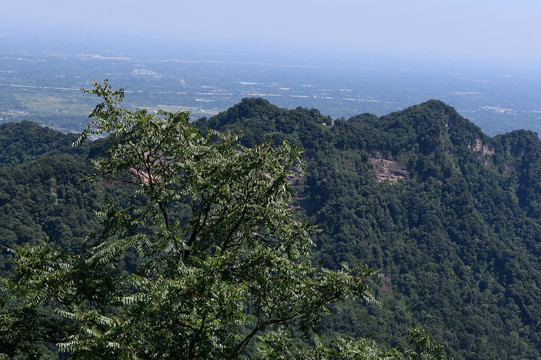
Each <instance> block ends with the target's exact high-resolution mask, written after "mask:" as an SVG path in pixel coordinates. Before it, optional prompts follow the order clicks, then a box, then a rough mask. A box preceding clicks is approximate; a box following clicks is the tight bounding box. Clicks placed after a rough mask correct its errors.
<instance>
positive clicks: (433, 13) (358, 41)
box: [0, 0, 541, 63]
mask: <svg viewBox="0 0 541 360" xmlns="http://www.w3.org/2000/svg"><path fill="white" fill-rule="evenodd" d="M2 3H3V4H2V6H1V11H0V34H1V36H12V35H13V34H14V33H16V32H17V31H18V29H20V28H26V29H30V30H31V31H33V32H35V33H36V35H37V36H39V34H42V33H44V32H46V31H47V30H49V29H52V28H55V29H70V30H69V33H71V34H72V35H76V34H77V32H78V31H81V32H83V31H89V30H92V29H97V33H100V34H103V31H105V30H107V31H109V32H110V33H112V34H121V36H125V34H127V33H130V34H134V35H139V34H145V35H147V36H150V37H159V38H169V39H192V40H218V41H228V40H234V41H236V42H241V43H242V42H246V43H255V42H257V43H259V44H260V45H261V44H269V46H276V44H280V43H282V44H288V45H291V46H301V47H302V46H306V47H312V48H313V47H320V48H321V49H328V48H347V49H351V50H352V51H355V52H382V53H394V54H402V53H404V54H418V55H422V56H423V55H436V56H442V55H443V56H446V55H451V54H453V55H456V56H458V57H462V58H472V59H502V60H518V61H529V62H532V63H535V62H539V63H541V46H540V36H541V1H539V0H513V1H511V0H372V1H364V0H356V1H353V0H327V1H320V0H311V1H305V0H265V1H257V0H190V1H184V0H177V1H174V0H146V1H141V0H91V1H88V0H82V1H79V0H46V1H45V0H4V1H2ZM0 46H1V42H0Z"/></svg>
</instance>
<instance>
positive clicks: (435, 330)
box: [0, 98, 541, 360]
mask: <svg viewBox="0 0 541 360" xmlns="http://www.w3.org/2000/svg"><path fill="white" fill-rule="evenodd" d="M195 125H196V126H198V127H199V128H200V129H205V128H206V127H207V126H208V127H211V128H214V129H217V130H221V131H224V130H229V131H232V132H244V137H243V138H242V141H244V142H245V143H246V144H247V145H251V144H254V143H257V142H258V141H261V140H263V139H264V138H265V137H271V138H273V139H274V141H276V142H281V141H283V140H288V141H291V142H294V143H298V144H300V145H301V146H302V147H303V148H304V151H305V156H306V159H307V164H308V167H307V172H306V174H305V176H303V177H302V178H300V177H299V178H296V179H292V181H291V186H292V191H294V192H295V199H296V200H297V201H298V208H299V209H302V210H303V211H302V212H299V216H304V217H306V218H308V219H310V220H311V221H312V222H313V223H315V224H317V225H318V226H319V228H320V230H321V231H320V232H319V233H316V234H313V237H314V241H315V243H316V245H317V247H316V249H314V255H315V256H316V257H317V259H318V260H319V261H320V262H321V263H322V264H324V265H325V266H327V267H330V268H339V267H340V264H342V263H347V264H355V263H359V262H360V263H366V264H368V265H369V266H371V267H373V268H376V269H379V276H378V277H375V278H374V279H373V289H374V293H375V295H376V296H377V298H378V301H379V305H374V304H372V305H364V304H362V305H361V304H356V303H354V304H351V303H349V304H348V303H346V304H340V305H338V306H337V307H335V308H334V309H333V310H334V311H335V312H336V313H338V316H337V317H333V320H332V321H331V320H327V319H324V320H323V323H322V333H323V336H328V337H332V336H335V334H337V333H338V334H343V335H347V336H372V337H373V338H374V339H375V340H377V341H378V342H379V343H383V344H390V345H392V346H398V347H401V346H404V347H405V344H406V341H407V330H408V329H409V328H410V327H411V326H413V325H417V324H424V325H425V326H427V327H428V328H429V329H430V330H431V332H432V334H433V336H434V338H435V339H436V340H437V341H439V342H445V343H447V344H448V347H449V349H451V352H452V353H453V355H454V356H455V358H456V359H487V360H488V359H491V360H492V359H524V358H531V359H534V358H539V357H540V356H541V334H540V331H539V328H538V327H537V321H539V320H540V319H541V308H540V304H541V291H540V289H541V265H540V264H539V261H538V258H539V257H540V256H541V243H540V241H539V239H541V141H540V140H539V138H538V137H537V135H536V134H535V133H533V132H531V131H523V130H518V131H513V132H511V133H507V134H503V135H498V136H495V137H488V136H486V135H485V134H483V133H482V131H481V130H480V129H479V128H478V127H477V126H475V125H474V124H473V123H471V122H470V121H468V120H467V119H464V118H463V117H462V116H460V115H459V114H458V113H457V112H456V111H455V110H454V109H453V108H452V107H450V106H448V105H446V104H444V103H442V102H440V101H437V100H429V101H427V102H425V103H423V104H419V105H416V106H413V107H410V108H407V109H404V110H402V111H399V112H394V113H391V114H389V115H386V116H383V117H377V116H375V115H371V114H360V115H357V116H354V117H352V118H350V119H347V120H346V119H335V120H332V119H331V118H330V117H327V116H324V115H322V114H321V113H320V112H319V111H318V110H316V109H305V108H300V107H299V108H296V109H292V110H287V109H282V108H278V107H276V106H274V105H272V104H271V103H270V102H268V101H267V100H264V99H258V98H250V99H244V100H242V101H241V103H239V104H237V105H235V106H233V107H232V108H230V109H229V110H228V111H226V112H223V113H220V114H218V115H217V116H215V117H212V118H210V119H207V118H203V119H201V120H199V121H197V122H196V123H195ZM7 129H10V130H9V131H8V130H7ZM41 131H43V132H44V133H47V134H48V133H49V132H50V130H48V129H43V128H40V127H38V126H36V125H33V124H29V123H21V124H19V125H0V134H5V137H6V138H7V137H10V138H11V139H10V140H9V141H11V143H12V144H17V145H13V146H5V147H2V148H0V161H1V164H2V166H1V167H0V213H1V214H2V217H1V218H2V222H1V223H0V231H2V234H3V236H4V238H5V239H9V242H10V244H15V243H22V242H25V241H30V240H31V239H32V238H33V237H35V236H48V237H49V238H50V239H51V241H54V242H57V243H60V244H62V245H64V246H65V247H66V248H75V249H76V248H77V247H78V246H79V245H80V241H81V239H82V237H84V234H85V233H86V232H88V231H89V230H91V228H92V220H91V219H90V217H89V215H88V214H89V213H90V211H91V210H92V209H93V207H94V203H95V202H96V201H98V200H97V198H98V192H99V191H98V190H99V189H98V188H99V186H98V187H94V186H90V185H88V184H86V185H84V186H83V187H79V186H77V184H76V183H77V181H76V178H77V176H84V175H85V174H86V172H87V171H88V169H89V167H88V165H89V160H90V158H92V157H93V156H97V154H100V153H103V151H104V150H103V149H104V147H105V144H106V140H100V141H96V142H92V143H91V144H90V145H88V146H87V147H82V148H76V149H73V148H71V145H69V146H66V145H67V144H70V142H68V140H69V139H71V138H72V135H62V134H59V133H54V132H52V133H50V135H51V136H52V137H47V136H43V135H40V134H41ZM24 139H33V140H32V141H24ZM36 149H38V150H39V149H42V150H39V151H36ZM14 150H16V151H14ZM378 162H381V168H380V169H378V166H380V165H378ZM69 169H72V170H69ZM387 170H389V171H391V170H392V171H395V172H397V173H398V174H402V175H401V176H402V177H400V176H397V177H396V179H395V180H396V181H395V180H393V181H391V180H390V178H387V179H385V178H381V177H380V178H378V172H379V173H384V172H385V171H387ZM406 172H407V175H406ZM102 190H103V189H102ZM105 190H108V189H105ZM109 190H110V189H109ZM107 196H111V197H112V196H116V195H114V194H113V193H112V192H109V193H107ZM38 209H39V211H38ZM3 260H4V262H3V263H2V264H5V259H3Z"/></svg>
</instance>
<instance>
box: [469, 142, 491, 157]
mask: <svg viewBox="0 0 541 360" xmlns="http://www.w3.org/2000/svg"><path fill="white" fill-rule="evenodd" d="M473 150H475V151H480V152H482V153H483V155H492V154H494V149H491V148H489V147H488V145H485V144H483V142H482V141H481V139H477V140H476V141H475V146H474V147H473Z"/></svg>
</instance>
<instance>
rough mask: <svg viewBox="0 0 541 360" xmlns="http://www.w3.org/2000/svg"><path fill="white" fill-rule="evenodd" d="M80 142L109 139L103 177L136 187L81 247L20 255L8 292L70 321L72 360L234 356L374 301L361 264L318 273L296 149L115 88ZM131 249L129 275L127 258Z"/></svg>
mask: <svg viewBox="0 0 541 360" xmlns="http://www.w3.org/2000/svg"><path fill="white" fill-rule="evenodd" d="M88 92H89V93H91V94H96V95H98V96H99V97H101V98H102V99H103V103H101V104H99V105H98V106H97V107H96V109H95V110H94V112H93V113H92V114H91V117H92V118H93V119H94V121H92V122H91V123H90V124H89V126H88V128H87V129H86V130H85V131H84V132H83V133H82V135H81V137H80V138H79V140H77V142H76V143H77V144H81V143H82V142H83V141H84V140H85V138H86V137H87V136H88V135H90V134H103V133H106V134H109V136H110V137H111V138H112V141H111V147H110V149H109V151H108V153H107V155H106V156H105V157H102V158H99V159H97V160H96V161H95V168H96V176H97V177H98V178H104V179H105V180H106V181H113V182H116V183H119V184H123V186H124V187H125V188H126V189H128V191H130V192H132V194H133V200H132V202H131V204H128V207H125V206H124V207H120V206H118V205H117V204H115V203H114V202H112V203H110V204H109V205H108V206H107V207H106V208H104V209H103V210H101V211H99V212H98V215H99V216H100V218H101V225H100V227H99V231H97V232H96V233H95V235H94V236H93V237H92V238H90V239H89V240H88V242H87V245H86V246H85V247H84V248H82V249H81V251H80V252H75V253H70V252H66V251H61V250H60V249H58V248H57V247H56V246H53V245H52V244H41V245H37V246H33V247H22V248H17V249H15V251H16V253H17V256H18V257H17V262H16V267H15V269H14V271H15V275H16V278H15V281H13V282H11V281H10V284H12V286H13V288H15V289H16V290H18V291H19V294H20V295H24V296H25V298H27V299H28V301H30V303H31V304H40V303H53V304H56V306H57V313H58V314H59V315H60V316H61V317H62V318H64V319H66V321H65V322H64V326H66V335H65V336H64V337H63V339H62V340H61V341H60V343H59V346H60V347H61V349H62V350H64V351H67V352H69V353H71V354H73V355H74V356H77V358H95V356H96V354H98V353H99V354H100V358H104V359H106V358H179V357H180V358H209V357H212V358H218V357H219V358H238V357H241V356H244V355H246V350H247V348H248V345H249V344H250V343H251V342H254V341H255V342H257V341H256V339H255V337H256V335H258V334H259V333H261V332H263V331H264V332H265V334H266V336H271V334H273V332H274V331H278V326H280V328H281V327H284V326H285V327H294V328H299V329H300V330H302V331H305V332H306V333H309V332H310V330H312V329H314V327H315V326H316V324H317V322H318V318H319V316H320V315H321V314H322V313H325V312H328V305H329V304H331V303H334V302H336V301H337V300H338V299H347V298H350V297H361V298H364V299H367V300H370V299H371V296H370V294H369V292H368V284H367V282H366V278H367V276H368V275H369V274H370V271H369V270H368V269H367V268H365V267H358V268H352V269H350V268H348V267H345V266H344V267H343V268H342V269H340V270H328V269H325V268H321V267H319V266H315V265H314V264H313V263H312V260H311V256H310V253H311V251H312V247H313V243H312V241H311V239H310V237H309V234H308V232H309V231H310V229H311V227H310V226H309V225H308V224H307V223H305V222H303V221H300V220H295V219H294V210H293V208H292V195H291V192H290V191H289V189H288V186H287V183H288V180H289V179H291V177H292V176H293V177H294V176H299V174H301V173H302V161H301V158H300V151H299V150H298V149H297V148H296V147H294V146H290V145H289V144H288V143H287V142H284V143H283V145H282V146H279V147H274V146H273V144H272V143H271V142H270V141H265V142H262V143H259V144H257V145H256V146H254V147H253V148H246V147H244V146H242V145H240V144H239V143H238V137H236V136H231V135H228V134H222V133H219V132H216V131H209V132H208V134H207V135H206V136H202V135H201V133H200V132H199V131H198V130H197V129H196V128H195V127H193V126H192V125H191V124H189V121H188V114H187V113H185V112H179V113H175V114H173V113H168V112H163V111H160V112H158V113H156V114H150V113H147V112H146V111H144V110H137V111H130V110H126V109H122V108H120V107H118V103H119V102H120V101H121V100H122V98H123V92H122V91H121V90H120V91H112V90H111V88H110V86H109V84H108V83H107V82H105V83H104V85H100V84H97V83H96V84H95V89H93V90H89V91H88ZM130 249H134V250H135V251H137V264H136V267H135V269H134V271H132V272H128V271H124V270H123V269H122V267H119V266H118V264H119V262H121V261H122V260H123V259H124V256H125V255H126V254H127V253H128V252H129V251H130Z"/></svg>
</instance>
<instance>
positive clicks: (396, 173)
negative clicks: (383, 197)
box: [370, 154, 410, 184]
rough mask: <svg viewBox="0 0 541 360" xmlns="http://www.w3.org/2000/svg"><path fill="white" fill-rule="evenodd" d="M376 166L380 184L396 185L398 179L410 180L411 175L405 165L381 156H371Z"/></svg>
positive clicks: (375, 169)
mask: <svg viewBox="0 0 541 360" xmlns="http://www.w3.org/2000/svg"><path fill="white" fill-rule="evenodd" d="M370 161H371V162H372V165H373V166H374V171H375V172H376V177H377V179H378V182H384V181H388V182H389V183H391V184H396V183H397V182H398V179H409V177H410V174H409V171H408V169H407V168H406V166H405V165H404V164H401V163H399V162H398V161H396V160H393V159H390V158H384V157H383V156H382V155H381V154H376V155H374V156H370Z"/></svg>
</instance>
